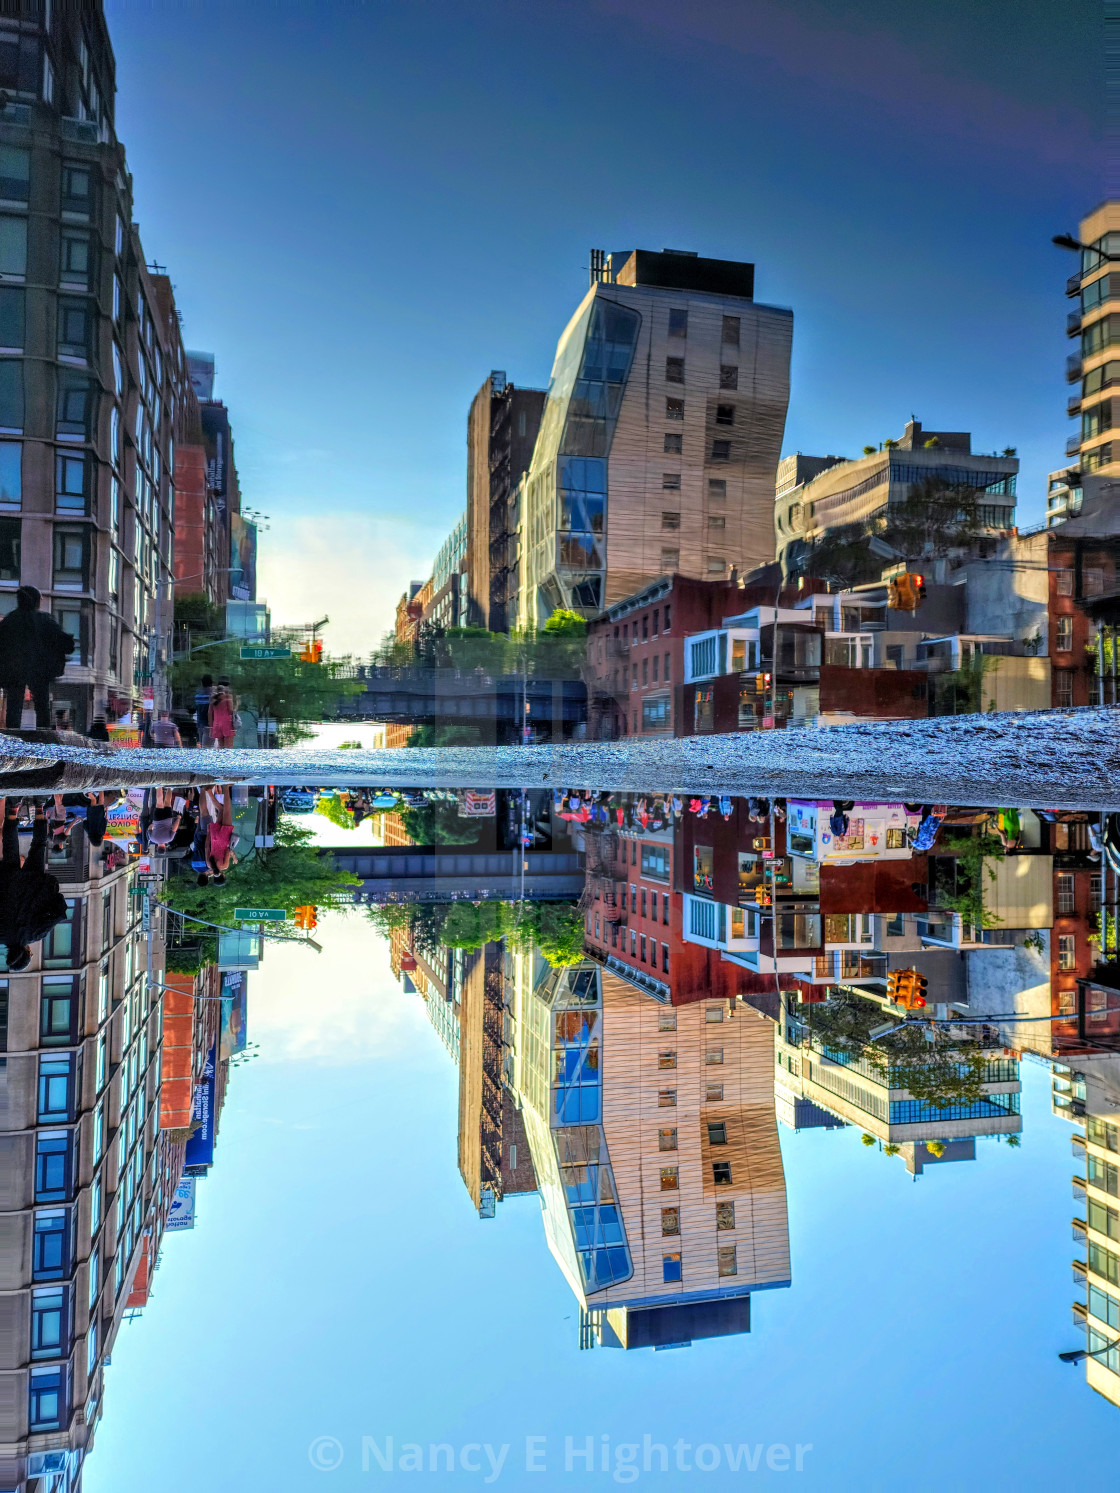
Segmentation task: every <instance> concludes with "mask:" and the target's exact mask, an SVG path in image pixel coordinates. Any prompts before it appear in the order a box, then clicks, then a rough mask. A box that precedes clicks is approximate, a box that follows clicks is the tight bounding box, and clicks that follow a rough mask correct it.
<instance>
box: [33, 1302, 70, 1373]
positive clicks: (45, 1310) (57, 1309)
mask: <svg viewBox="0 0 1120 1493" xmlns="http://www.w3.org/2000/svg"><path fill="white" fill-rule="evenodd" d="M65 1306H66V1293H65V1291H64V1290H63V1289H62V1287H61V1286H54V1287H51V1288H49V1289H48V1290H45V1291H33V1292H32V1294H31V1356H32V1358H61V1357H63V1356H64V1354H65Z"/></svg>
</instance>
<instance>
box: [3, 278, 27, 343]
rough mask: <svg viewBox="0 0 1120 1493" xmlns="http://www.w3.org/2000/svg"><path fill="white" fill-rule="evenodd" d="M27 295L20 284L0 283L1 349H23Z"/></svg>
mask: <svg viewBox="0 0 1120 1493" xmlns="http://www.w3.org/2000/svg"><path fill="white" fill-rule="evenodd" d="M25 295H26V292H25V291H24V290H22V289H21V288H20V287H19V286H18V285H0V351H3V352H9V353H13V352H22V351H23V311H24V296H25Z"/></svg>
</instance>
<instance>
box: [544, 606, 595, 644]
mask: <svg viewBox="0 0 1120 1493" xmlns="http://www.w3.org/2000/svg"><path fill="white" fill-rule="evenodd" d="M544 631H545V632H546V633H547V634H548V636H549V637H555V638H585V637H586V636H587V622H586V619H585V618H583V617H581V616H580V614H579V613H578V612H571V611H569V610H568V609H567V607H557V608H556V610H555V611H554V612H553V614H552V616H551V617H550V618H549V619H548V621H547V622H546V623H545V625H544Z"/></svg>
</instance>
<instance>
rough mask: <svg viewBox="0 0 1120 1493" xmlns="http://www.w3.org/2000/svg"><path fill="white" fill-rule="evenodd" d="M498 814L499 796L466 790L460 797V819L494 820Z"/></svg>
mask: <svg viewBox="0 0 1120 1493" xmlns="http://www.w3.org/2000/svg"><path fill="white" fill-rule="evenodd" d="M496 812H497V796H496V794H494V793H493V792H491V793H476V792H475V791H474V790H473V789H471V788H467V789H465V790H464V791H463V792H462V793H461V794H460V796H459V818H460V819H493V817H494V815H495V814H496Z"/></svg>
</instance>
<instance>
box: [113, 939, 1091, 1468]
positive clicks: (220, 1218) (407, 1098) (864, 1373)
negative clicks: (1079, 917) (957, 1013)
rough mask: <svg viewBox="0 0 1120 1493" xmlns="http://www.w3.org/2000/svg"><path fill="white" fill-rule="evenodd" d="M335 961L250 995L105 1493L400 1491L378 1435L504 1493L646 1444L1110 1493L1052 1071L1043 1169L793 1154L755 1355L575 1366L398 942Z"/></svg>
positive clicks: (842, 1136)
mask: <svg viewBox="0 0 1120 1493" xmlns="http://www.w3.org/2000/svg"><path fill="white" fill-rule="evenodd" d="M322 941H323V945H324V952H323V954H322V955H318V956H317V955H315V954H313V953H311V952H310V951H307V950H288V949H284V950H281V949H279V948H275V949H271V950H270V951H269V953H268V956H267V958H266V961H265V963H264V965H263V967H262V969H261V970H260V971H259V972H258V973H257V974H255V975H253V976H251V978H250V987H249V1037H250V1040H251V1041H254V1042H258V1043H259V1044H260V1047H261V1056H260V1058H259V1059H257V1060H256V1061H254V1062H252V1063H250V1064H249V1065H247V1066H245V1067H243V1068H240V1069H238V1070H236V1071H235V1072H234V1074H233V1081H232V1084H231V1087H230V1092H229V1097H228V1099H227V1102H226V1106H225V1109H224V1111H223V1113H222V1117H221V1126H220V1131H219V1137H218V1147H217V1159H216V1161H215V1164H214V1167H213V1169H212V1171H211V1174H210V1176H209V1177H207V1178H206V1180H205V1181H202V1182H200V1183H199V1187H198V1222H197V1225H196V1228H195V1229H194V1231H193V1232H191V1233H185V1234H178V1235H173V1236H172V1237H170V1238H169V1239H168V1240H167V1241H166V1244H165V1248H164V1252H163V1258H162V1263H161V1265H160V1268H159V1270H158V1272H157V1273H156V1276H155V1284H154V1290H153V1293H152V1299H151V1301H150V1302H149V1304H148V1306H147V1307H146V1309H145V1310H144V1312H143V1314H142V1316H141V1317H140V1318H139V1319H138V1320H136V1321H135V1322H132V1323H129V1324H127V1325H126V1326H125V1327H124V1328H123V1330H122V1332H121V1334H120V1336H119V1338H118V1340H117V1344H116V1346H115V1348H114V1350H113V1362H112V1365H111V1367H110V1368H109V1370H108V1371H107V1376H106V1393H105V1418H104V1420H103V1422H102V1424H101V1425H100V1427H99V1428H98V1433H97V1445H96V1448H95V1450H94V1453H93V1455H92V1457H91V1459H90V1462H89V1464H88V1467H87V1472H86V1481H85V1483H84V1485H83V1486H84V1487H85V1488H86V1490H87V1493H117V1490H119V1489H122V1488H129V1489H132V1488H146V1487H151V1486H154V1485H156V1484H158V1487H159V1489H160V1493H194V1490H195V1489H197V1488H198V1487H199V1486H201V1485H205V1486H207V1487H210V1488H214V1489H217V1490H226V1489H229V1490H233V1489H243V1488H269V1489H277V1490H282V1493H302V1490H312V1489H319V1490H323V1493H336V1490H337V1493H341V1490H344V1489H345V1490H352V1489H363V1488H372V1487H377V1486H380V1485H381V1481H380V1480H381V1479H383V1478H384V1476H385V1474H383V1473H382V1472H381V1471H380V1470H379V1469H378V1467H377V1465H376V1463H375V1462H373V1460H372V1458H371V1459H370V1465H369V1468H368V1470H367V1471H365V1472H363V1471H362V1457H361V1453H362V1438H363V1436H368V1437H371V1438H373V1439H374V1440H375V1441H376V1442H377V1444H378V1446H379V1448H380V1449H381V1450H382V1452H384V1450H385V1439H386V1437H388V1436H392V1437H393V1439H394V1443H395V1455H396V1456H398V1457H399V1455H400V1453H401V1451H402V1448H403V1445H404V1444H405V1443H409V1442H414V1443H418V1444H421V1445H423V1446H424V1447H425V1448H427V1446H428V1445H429V1444H430V1443H432V1442H437V1443H443V1442H446V1443H450V1444H452V1445H453V1446H455V1447H456V1448H460V1447H461V1446H462V1445H463V1444H465V1443H468V1442H477V1443H480V1444H484V1443H487V1442H489V1443H490V1444H491V1446H492V1447H494V1448H495V1450H496V1449H497V1448H499V1447H500V1446H501V1445H502V1444H506V1445H508V1446H509V1448H510V1450H509V1453H508V1455H507V1460H506V1463H505V1466H504V1467H503V1470H502V1472H501V1474H500V1476H499V1477H498V1478H496V1479H495V1484H492V1486H493V1485H496V1486H498V1487H499V1488H502V1487H504V1488H516V1489H520V1488H523V1487H529V1488H541V1489H547V1488H552V1487H559V1488H565V1487H568V1486H580V1485H581V1483H580V1481H578V1480H577V1481H576V1482H575V1483H574V1484H573V1480H572V1475H571V1474H570V1473H565V1471H564V1444H565V1438H566V1437H567V1436H571V1437H572V1438H573V1441H574V1442H575V1443H576V1444H577V1445H579V1446H582V1445H583V1444H585V1439H586V1437H587V1436H588V1435H591V1436H593V1437H594V1438H595V1441H594V1444H595V1447H596V1448H597V1449H599V1448H601V1444H602V1443H601V1439H600V1438H601V1437H602V1436H603V1435H604V1434H606V1435H608V1436H610V1438H611V1446H612V1449H613V1448H616V1447H617V1445H618V1444H620V1443H621V1444H627V1443H635V1442H636V1443H637V1444H639V1445H640V1444H641V1443H642V1438H643V1436H644V1434H645V1433H646V1432H649V1433H650V1434H651V1435H652V1436H653V1437H654V1438H655V1439H656V1440H659V1441H667V1442H669V1443H670V1444H671V1443H673V1442H675V1441H676V1440H677V1439H678V1438H681V1439H683V1440H685V1441H686V1442H689V1443H691V1444H692V1446H693V1448H695V1447H696V1446H698V1445H699V1444H701V1443H704V1442H707V1443H710V1444H714V1445H716V1446H720V1447H722V1445H723V1444H724V1443H725V1442H730V1443H732V1444H739V1443H741V1442H746V1443H747V1444H748V1445H752V1446H753V1445H759V1444H761V1445H763V1446H764V1447H768V1446H772V1445H774V1444H775V1443H780V1444H785V1445H787V1446H789V1447H791V1448H793V1447H795V1446H796V1445H797V1444H799V1443H800V1444H801V1445H802V1446H806V1445H809V1444H811V1445H812V1447H813V1451H812V1452H811V1453H806V1454H805V1455H804V1458H803V1461H804V1472H803V1474H802V1477H800V1478H798V1479H797V1482H796V1485H797V1486H801V1485H802V1484H804V1486H806V1487H816V1488H824V1489H836V1488H841V1487H861V1488H867V1489H872V1490H874V1489H890V1490H894V1489H898V1488H903V1487H905V1488H907V1489H914V1490H918V1493H925V1490H930V1493H933V1490H938V1493H939V1490H941V1489H944V1488H947V1487H952V1488H982V1487H992V1488H1011V1487H1024V1488H1035V1487H1040V1486H1043V1485H1049V1483H1050V1482H1052V1481H1053V1479H1052V1476H1050V1471H1047V1472H1046V1473H1042V1472H1041V1469H1048V1470H1052V1469H1053V1468H1054V1467H1055V1466H1061V1467H1062V1469H1063V1474H1064V1476H1065V1477H1066V1479H1067V1481H1069V1482H1071V1484H1074V1485H1076V1484H1081V1483H1084V1484H1085V1485H1087V1486H1094V1485H1098V1486H1105V1485H1106V1484H1110V1483H1111V1481H1112V1480H1113V1478H1114V1473H1115V1457H1114V1443H1115V1435H1114V1429H1115V1417H1116V1411H1115V1410H1114V1409H1112V1408H1111V1407H1110V1406H1108V1405H1107V1404H1106V1403H1105V1402H1104V1401H1103V1400H1101V1399H1100V1398H1099V1397H1098V1396H1097V1395H1095V1394H1093V1393H1092V1392H1091V1391H1090V1390H1089V1389H1087V1388H1086V1386H1085V1382H1084V1370H1083V1369H1080V1368H1069V1367H1067V1366H1065V1365H1063V1364H1061V1363H1059V1362H1058V1359H1057V1357H1056V1355H1057V1353H1058V1352H1059V1351H1061V1350H1062V1349H1065V1348H1070V1347H1076V1346H1078V1344H1079V1342H1081V1341H1083V1338H1082V1336H1081V1334H1080V1333H1079V1332H1078V1331H1077V1330H1076V1329H1075V1328H1074V1327H1073V1325H1072V1322H1071V1314H1070V1303H1071V1301H1072V1299H1073V1296H1074V1289H1073V1285H1072V1280H1071V1271H1070V1261H1071V1260H1072V1259H1073V1257H1074V1255H1075V1254H1076V1253H1077V1252H1078V1251H1077V1247H1076V1245H1075V1244H1074V1243H1073V1241H1072V1239H1071V1235H1070V1225H1069V1220H1070V1216H1071V1213H1072V1211H1073V1209H1072V1203H1071V1198H1070V1176H1071V1174H1072V1172H1073V1170H1074V1163H1073V1159H1072V1157H1071V1155H1070V1144H1069V1135H1070V1127H1069V1126H1068V1125H1067V1124H1066V1123H1065V1122H1063V1121H1060V1120H1058V1119H1056V1118H1055V1117H1053V1116H1052V1115H1051V1114H1050V1110H1049V1089H1048V1074H1047V1073H1046V1071H1045V1070H1044V1069H1042V1068H1041V1067H1039V1066H1032V1065H1024V1070H1023V1081H1024V1089H1025V1094H1024V1135H1023V1143H1022V1146H1021V1148H1020V1149H1018V1150H1012V1149H1010V1148H1008V1147H1007V1146H1006V1145H1000V1144H997V1143H996V1142H994V1141H981V1142H980V1143H979V1144H978V1160H977V1161H975V1162H973V1163H959V1164H954V1165H948V1166H942V1167H940V1168H938V1167H934V1168H932V1169H930V1170H929V1171H927V1173H926V1174H925V1175H924V1176H923V1177H921V1178H920V1179H918V1180H917V1181H912V1180H911V1178H910V1177H909V1176H908V1175H907V1173H906V1171H905V1168H904V1166H903V1165H902V1162H901V1159H900V1158H890V1157H887V1156H885V1155H884V1154H882V1153H881V1152H880V1151H879V1150H878V1149H877V1148H870V1149H869V1148H865V1147H864V1146H863V1145H861V1144H860V1140H859V1134H858V1132H857V1131H856V1130H853V1129H846V1130H842V1131H834V1132H822V1131H808V1132H803V1133H801V1134H800V1135H796V1136H792V1135H790V1134H789V1133H788V1132H786V1131H782V1132H781V1134H782V1151H783V1156H784V1160H785V1170H786V1184H787V1189H788V1196H789V1220H790V1248H791V1261H792V1275H793V1284H792V1286H791V1287H790V1288H789V1289H788V1290H777V1291H767V1292H762V1293H758V1294H756V1295H755V1297H754V1298H753V1301H752V1308H753V1327H752V1331H751V1333H750V1334H749V1336H745V1337H740V1338H733V1339H726V1340H724V1341H723V1342H712V1343H706V1344H697V1345H695V1346H694V1347H692V1348H690V1349H688V1350H682V1351H677V1352H669V1353H653V1352H648V1351H647V1352H633V1353H622V1352H617V1351H614V1352H612V1351H610V1350H595V1351H594V1352H590V1353H587V1352H583V1353H581V1352H580V1351H579V1350H578V1347H577V1327H578V1321H577V1316H578V1314H577V1308H576V1303H575V1300H574V1298H573V1296H572V1295H571V1292H570V1291H569V1289H568V1287H567V1285H566V1284H565V1282H564V1280H563V1278H562V1276H561V1274H560V1271H559V1269H558V1268H557V1266H556V1264H555V1262H554V1261H553V1259H552V1257H551V1255H550V1254H549V1252H548V1249H547V1246H546V1244H545V1240H544V1231H543V1227H542V1224H541V1219H540V1213H539V1208H538V1205H537V1202H536V1200H535V1199H534V1198H531V1197H530V1198H523V1199H511V1200H509V1201H508V1202H506V1203H504V1204H502V1205H501V1207H500V1208H499V1209H498V1216H497V1218H496V1220H494V1221H493V1222H482V1221H481V1220H479V1218H478V1217H477V1215H476V1214H475V1213H474V1211H473V1209H472V1207H471V1204H470V1200H469V1198H468V1196H467V1193H466V1191H465V1189H464V1187H463V1184H462V1181H461V1180H460V1177H459V1174H458V1171H457V1169H456V1160H455V1155H456V1153H455V1127H456V1117H457V1101H456V1092H457V1090H456V1074H455V1070H454V1068H453V1065H452V1063H451V1060H450V1058H449V1057H448V1056H447V1054H446V1053H445V1052H444V1050H443V1048H442V1047H441V1046H440V1044H439V1041H438V1039H437V1037H436V1035H435V1033H434V1032H433V1031H432V1029H431V1027H430V1026H429V1025H428V1022H427V1020H426V1017H425V1016H424V1014H423V1010H422V1006H421V1003H420V1000H419V997H417V996H409V995H406V994H404V992H402V991H401V990H400V989H399V987H398V986H397V985H396V984H395V982H394V981H393V980H392V977H391V974H390V971H389V968H388V948H387V945H386V944H385V943H384V942H383V941H382V940H380V939H379V938H378V937H377V935H376V934H375V933H374V931H373V930H372V929H371V928H370V927H369V925H368V924H366V923H364V921H363V920H362V919H361V918H360V917H359V916H351V917H349V918H347V919H346V920H340V919H339V918H338V917H337V916H331V917H328V919H327V920H326V921H325V924H324V928H323V940H322ZM527 1436H543V1437H544V1438H545V1443H544V1451H545V1454H546V1462H545V1465H546V1472H545V1474H544V1475H540V1476H529V1475H527V1474H526V1473H525V1472H524V1465H525V1450H524V1449H525V1438H526V1437H527ZM324 1437H329V1438H333V1439H334V1440H335V1441H337V1443H338V1444H339V1445H341V1447H342V1450H343V1460H342V1464H341V1466H339V1467H338V1468H337V1469H336V1470H334V1471H333V1472H330V1473H329V1474H328V1473H326V1472H322V1471H318V1470H316V1469H315V1468H314V1467H313V1466H312V1465H311V1462H310V1459H309V1448H311V1446H312V1444H313V1443H316V1442H319V1441H320V1438H324ZM612 1465H613V1464H612ZM653 1465H654V1467H655V1468H656V1463H654V1464H653ZM575 1466H576V1468H577V1472H578V1475H579V1478H580V1479H582V1485H583V1486H594V1487H608V1486H612V1487H613V1486H614V1478H613V1476H612V1475H607V1474H603V1473H602V1472H601V1471H598V1470H597V1472H596V1474H595V1477H594V1479H593V1480H591V1479H588V1478H587V1477H586V1475H584V1474H583V1473H582V1471H580V1464H575ZM486 1472H487V1464H486V1463H485V1461H483V1472H482V1473H480V1474H476V1475H473V1476H469V1475H466V1474H465V1473H464V1472H463V1471H462V1470H457V1471H456V1473H455V1474H454V1475H453V1476H449V1475H447V1474H446V1473H437V1474H430V1473H426V1474H425V1476H424V1477H423V1478H422V1479H420V1480H419V1482H420V1485H421V1486H423V1487H433V1488H438V1487H443V1486H445V1485H446V1486H449V1487H462V1486H466V1487H471V1486H477V1485H480V1484H481V1483H482V1482H483V1477H484V1476H485V1475H486ZM745 1476H746V1475H745V1474H741V1475H740V1476H739V1477H735V1476H732V1475H731V1474H729V1473H727V1471H726V1469H725V1468H721V1469H719V1470H718V1471H716V1472H714V1473H711V1474H709V1475H706V1476H700V1475H697V1476H695V1477H689V1478H685V1477H678V1476H675V1475H672V1474H671V1475H670V1476H668V1477H664V1478H663V1477H660V1476H659V1475H658V1474H657V1473H656V1472H655V1473H654V1474H653V1475H652V1477H651V1476H645V1475H643V1476H642V1478H641V1480H640V1482H639V1487H640V1486H646V1485H649V1484H650V1483H651V1481H652V1485H653V1486H655V1487H657V1486H660V1487H679V1486H681V1485H682V1484H683V1483H686V1482H687V1483H689V1484H691V1483H692V1482H699V1484H700V1486H702V1487H703V1486H707V1487H711V1488H722V1487H730V1486H739V1485H740V1484H741V1482H742V1481H743V1479H744V1477H745ZM769 1476H770V1477H771V1478H772V1477H773V1476H774V1474H769ZM398 1481H399V1479H397V1478H396V1475H395V1474H394V1481H393V1482H390V1483H388V1486H389V1487H394V1486H397V1483H398ZM407 1485H409V1484H407V1483H406V1486H407Z"/></svg>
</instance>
